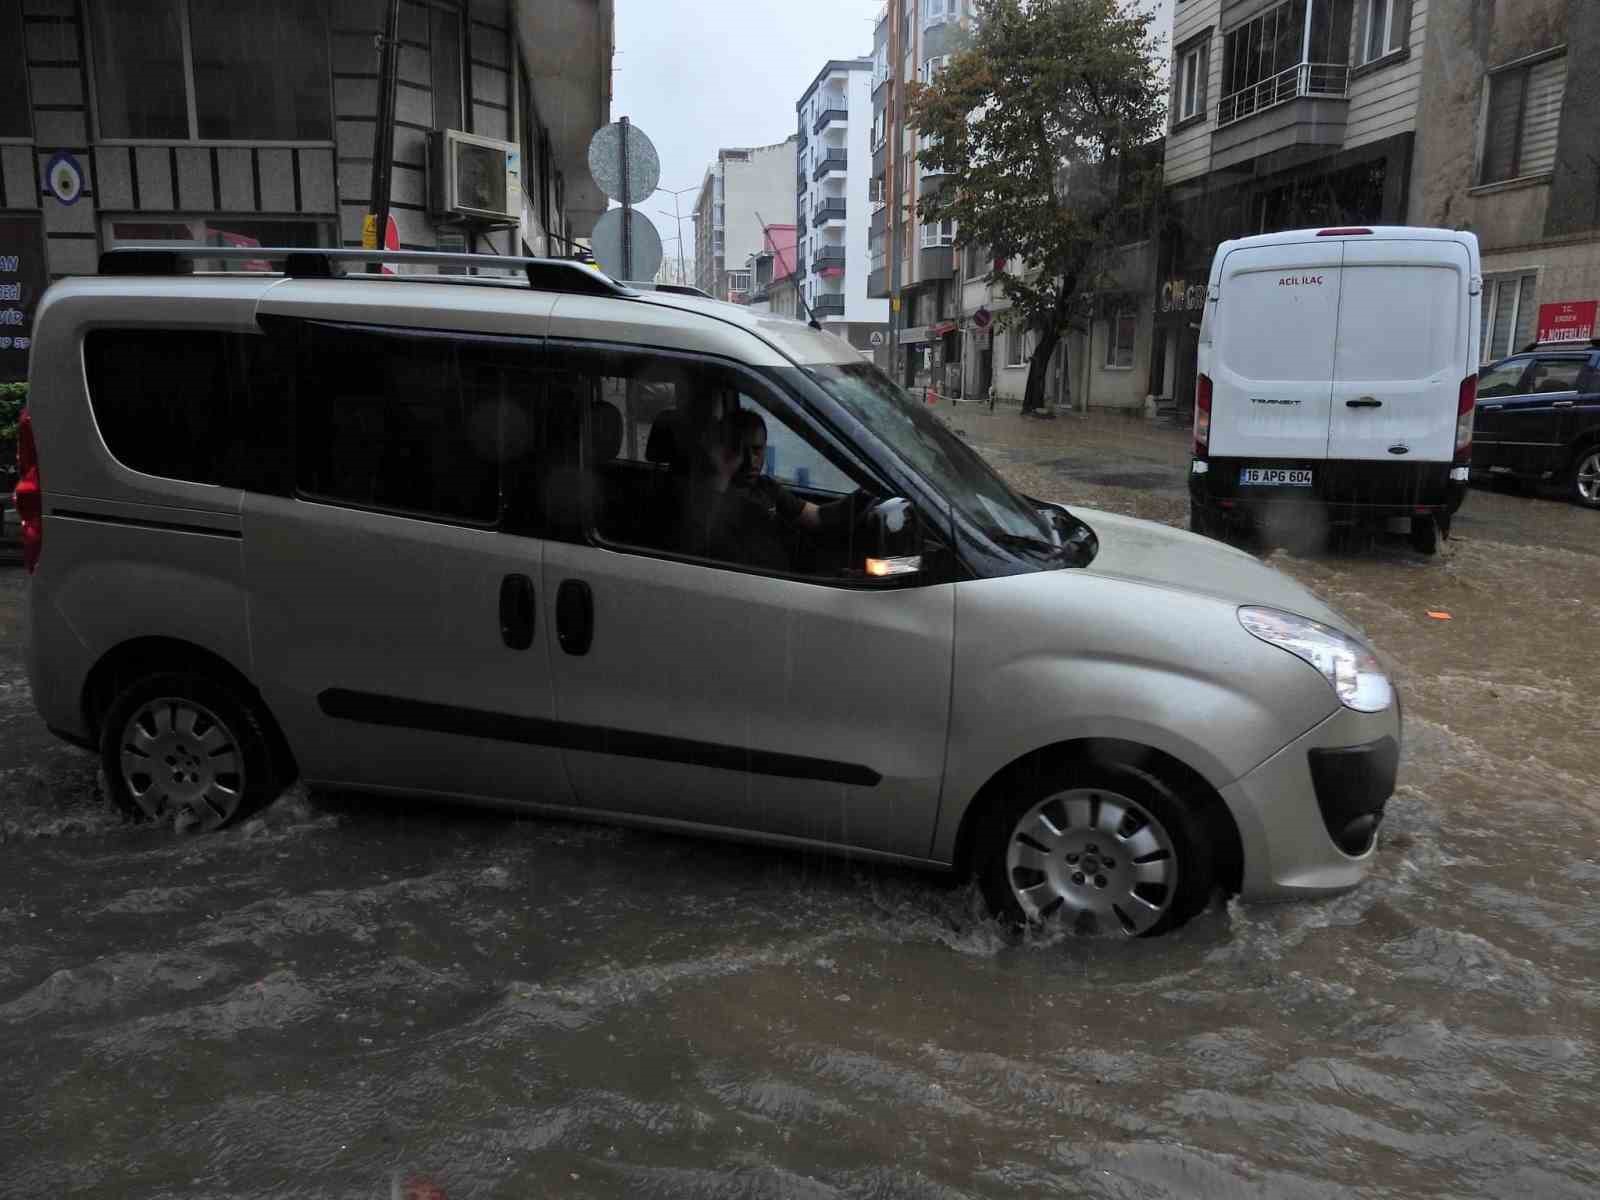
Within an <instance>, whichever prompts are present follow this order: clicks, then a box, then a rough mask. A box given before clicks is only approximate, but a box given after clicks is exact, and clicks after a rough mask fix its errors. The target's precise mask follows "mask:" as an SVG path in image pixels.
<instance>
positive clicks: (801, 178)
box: [794, 171, 811, 192]
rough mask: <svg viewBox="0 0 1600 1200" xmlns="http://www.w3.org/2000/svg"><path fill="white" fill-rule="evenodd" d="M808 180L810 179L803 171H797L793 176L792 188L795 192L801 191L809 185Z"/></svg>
mask: <svg viewBox="0 0 1600 1200" xmlns="http://www.w3.org/2000/svg"><path fill="white" fill-rule="evenodd" d="M810 182H811V181H810V180H808V179H807V178H806V173H805V172H804V171H797V172H796V173H795V177H794V190H795V191H797V192H803V191H805V190H806V188H807V187H808V186H809V185H810Z"/></svg>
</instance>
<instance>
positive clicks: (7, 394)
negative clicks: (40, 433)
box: [0, 383, 28, 448]
mask: <svg viewBox="0 0 1600 1200" xmlns="http://www.w3.org/2000/svg"><path fill="white" fill-rule="evenodd" d="M27 402H28V385H27V384H26V383H0V446H5V447H8V448H9V447H10V446H12V445H14V444H15V443H16V440H17V418H18V417H20V416H21V415H22V406H23V405H24V404H26V403H27Z"/></svg>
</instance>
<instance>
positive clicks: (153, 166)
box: [0, 0, 613, 379]
mask: <svg viewBox="0 0 1600 1200" xmlns="http://www.w3.org/2000/svg"><path fill="white" fill-rule="evenodd" d="M385 9H386V6H385V5H382V4H378V3H373V2H370V0H367V2H363V3H349V4H339V5H328V4H320V3H315V2H313V0H283V2H281V3H266V2H265V0H250V2H240V3H235V4H226V5H224V4H217V3H207V2H202V0H151V2H147V3H142V4H139V5H128V4H113V3H101V2H99V0H96V2H94V3H88V2H83V3H79V2H77V0H0V379H13V378H21V377H23V376H24V375H25V374H26V370H27V366H26V362H27V352H28V347H29V341H30V333H29V330H30V328H31V322H32V316H33V311H34V306H35V303H36V301H37V299H38V295H39V292H40V291H42V290H43V288H44V287H45V285H46V284H47V283H48V282H49V281H50V280H51V279H55V278H59V277H60V276H63V275H78V274H89V273H93V272H94V271H95V270H96V268H97V264H98V260H99V255H100V252H101V251H103V250H106V249H109V248H111V247H113V246H118V245H128V244H134V243H142V244H149V243H151V242H159V243H166V244H172V245H216V246H234V247H240V246H245V247H248V246H253V245H305V246H319V245H324V246H325V245H339V244H345V245H360V244H361V236H362V219H363V217H364V215H365V214H366V212H367V210H368V208H369V206H370V199H371V197H370V192H371V180H372V174H371V173H372V155H373V125H374V117H375V115H376V112H377V107H378V94H377V93H378V84H377V71H378V50H377V47H376V45H375V41H374V39H375V37H376V36H377V35H378V34H379V32H380V31H381V29H382V25H383V20H384V11H385ZM612 24H613V0H426V2H422V0H408V2H407V3H405V4H403V5H402V6H401V26H400V40H401V48H400V56H399V77H398V84H397V87H396V121H395V126H394V132H393V137H394V170H393V175H392V182H391V185H390V204H391V212H392V214H393V216H394V219H395V224H396V226H397V231H398V234H399V241H400V245H401V247H402V248H404V249H433V248H437V247H439V246H441V245H444V246H447V247H451V248H481V249H490V248H492V249H494V250H496V251H498V252H500V253H517V252H519V251H527V252H532V253H536V254H563V253H566V252H568V250H569V248H570V247H572V246H573V245H574V244H575V242H576V240H577V239H580V238H585V237H587V236H588V235H589V232H590V230H591V229H592V228H593V225H594V222H595V220H596V219H597V218H598V217H599V215H600V213H601V212H603V211H604V209H605V197H604V196H603V195H602V194H601V193H600V192H599V190H598V189H597V188H596V187H595V185H594V183H593V181H592V180H591V179H590V178H589V172H588V167H587V159H586V153H587V147H588V140H589V137H590V136H591V135H592V133H593V132H594V130H595V129H597V128H598V127H599V126H601V125H603V124H604V123H605V122H606V121H607V120H608V119H609V115H610V103H611V55H612V45H613V30H612ZM435 130H460V131H463V132H465V133H469V134H475V135H478V136H480V137H486V138H490V139H494V140H496V141H498V142H502V143H507V144H509V146H510V147H512V148H513V150H520V153H509V154H502V156H501V158H500V161H501V162H503V163H505V164H506V166H505V171H504V174H502V175H500V176H499V177H498V179H495V178H492V177H491V178H489V179H488V180H487V186H488V187H489V192H488V193H486V194H485V195H483V196H479V197H475V198H474V200H475V202H476V203H475V204H474V205H472V206H465V205H464V206H461V208H459V209H441V208H439V207H437V206H436V205H435V204H434V203H433V202H432V189H431V188H430V183H431V179H430V172H432V171H435V170H436V167H435V166H434V165H433V164H430V162H429V161H428V153H427V149H426V147H427V143H428V138H429V134H430V133H432V132H433V131H435ZM467 207H476V208H479V209H483V208H489V207H497V208H498V210H499V213H498V216H497V217H489V216H485V215H484V213H483V212H481V211H480V212H476V213H469V212H466V211H464V209H465V208H467Z"/></svg>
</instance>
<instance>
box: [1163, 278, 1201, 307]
mask: <svg viewBox="0 0 1600 1200" xmlns="http://www.w3.org/2000/svg"><path fill="white" fill-rule="evenodd" d="M1156 303H1157V305H1158V306H1159V311H1161V312H1199V311H1200V310H1201V309H1203V308H1205V306H1206V285H1205V284H1203V283H1189V282H1188V281H1187V280H1183V279H1170V280H1168V281H1167V282H1166V283H1164V284H1162V285H1161V294H1160V297H1159V298H1158V299H1157V301H1156Z"/></svg>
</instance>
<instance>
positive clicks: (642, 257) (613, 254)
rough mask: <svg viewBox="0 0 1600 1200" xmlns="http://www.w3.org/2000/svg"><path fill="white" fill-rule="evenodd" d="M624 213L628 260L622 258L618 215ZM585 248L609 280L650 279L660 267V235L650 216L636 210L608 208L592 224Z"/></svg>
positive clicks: (619, 217)
mask: <svg viewBox="0 0 1600 1200" xmlns="http://www.w3.org/2000/svg"><path fill="white" fill-rule="evenodd" d="M624 212H626V213H627V214H628V241H629V243H630V245H629V249H630V250H631V251H632V253H633V261H632V262H631V263H626V264H625V263H623V261H622V214H623V213H624ZM589 247H590V249H591V250H593V251H594V258H595V261H596V262H597V263H599V264H600V269H601V270H602V271H604V272H605V273H606V274H607V275H609V276H611V277H612V278H613V279H622V280H630V279H654V278H655V274H656V272H657V271H659V270H660V269H661V235H660V234H659V233H657V232H656V227H655V225H654V224H652V223H651V221H650V218H649V217H647V216H645V215H644V214H643V213H641V212H639V211H637V210H636V209H631V208H630V209H621V208H612V209H608V210H607V211H606V212H605V213H604V214H602V215H601V217H600V219H599V220H598V221H596V222H595V223H594V233H592V234H591V235H590V236H589Z"/></svg>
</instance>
